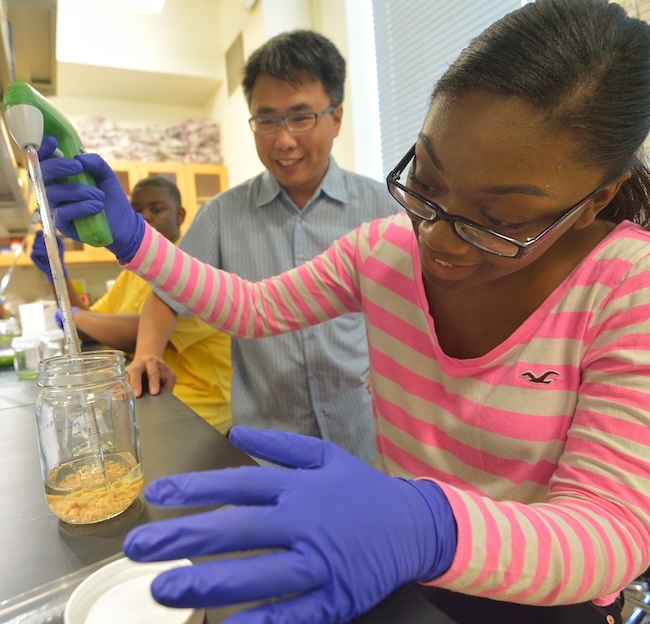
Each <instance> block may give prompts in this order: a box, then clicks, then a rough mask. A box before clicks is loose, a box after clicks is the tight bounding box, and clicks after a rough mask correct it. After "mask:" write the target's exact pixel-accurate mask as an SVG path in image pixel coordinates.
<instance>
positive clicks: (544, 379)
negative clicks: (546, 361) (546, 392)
mask: <svg viewBox="0 0 650 624" xmlns="http://www.w3.org/2000/svg"><path fill="white" fill-rule="evenodd" d="M519 376H520V377H525V378H526V379H528V382H529V383H532V384H552V383H553V377H559V376H560V373H558V372H557V371H554V370H547V371H545V372H543V373H542V374H541V375H535V373H533V372H532V371H525V372H523V373H520V375H519Z"/></svg>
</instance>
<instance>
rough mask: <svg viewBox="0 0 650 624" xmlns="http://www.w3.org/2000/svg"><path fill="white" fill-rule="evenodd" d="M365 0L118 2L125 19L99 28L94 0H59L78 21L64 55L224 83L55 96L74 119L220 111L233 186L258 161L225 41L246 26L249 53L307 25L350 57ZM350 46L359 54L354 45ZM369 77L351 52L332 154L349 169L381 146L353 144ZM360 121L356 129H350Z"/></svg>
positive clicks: (124, 120)
mask: <svg viewBox="0 0 650 624" xmlns="http://www.w3.org/2000/svg"><path fill="white" fill-rule="evenodd" d="M367 1H368V0H258V2H257V3H256V4H255V7H254V8H253V9H252V10H245V9H244V8H243V4H242V3H241V2H235V1H234V0H183V6H184V8H185V11H184V12H182V13H179V12H178V9H176V8H174V7H175V5H174V4H173V3H172V4H170V8H171V9H174V10H173V11H171V12H169V13H167V14H166V11H167V9H165V11H163V14H162V15H161V16H160V17H156V16H151V15H137V14H133V13H130V14H127V13H125V12H123V11H120V12H118V17H119V19H116V18H115V17H109V15H108V14H106V16H105V21H102V23H101V27H100V28H98V25H97V22H96V18H92V19H93V20H94V21H92V22H91V21H89V20H91V17H90V16H89V13H88V11H87V7H88V4H89V3H93V2H94V0H59V2H60V5H59V18H60V24H61V25H63V24H65V23H72V24H74V28H72V29H70V30H66V29H65V28H60V29H59V33H58V43H57V47H58V51H57V57H58V60H59V62H64V63H65V62H67V63H79V55H80V54H82V55H83V59H84V62H85V63H88V64H97V65H103V66H109V65H110V66H121V67H124V68H127V69H137V70H142V71H148V72H161V73H164V72H171V73H184V74H191V75H197V76H198V75H211V76H213V77H218V79H219V80H221V81H222V85H221V87H220V88H219V90H218V91H217V94H216V97H215V98H214V101H213V102H211V103H209V105H208V106H203V107H201V106H197V107H186V106H185V107H183V106H170V105H165V104H157V105H151V104H145V103H142V102H136V101H129V100H128V98H127V97H124V98H123V99H97V98H88V97H85V98H84V97H63V96H59V97H53V98H51V100H52V103H53V104H54V106H56V107H57V108H58V109H59V110H61V112H62V113H64V114H65V115H66V116H68V117H69V118H70V119H71V120H73V121H74V120H75V119H80V118H82V117H87V116H94V117H105V118H108V119H113V120H115V121H116V122H117V123H119V124H121V125H127V126H135V125H142V124H146V125H153V124H159V123H161V124H176V123H182V122H183V121H185V120H187V119H197V118H211V119H214V120H215V121H217V123H219V125H220V128H221V143H222V144H221V153H222V154H223V158H224V164H225V165H226V166H227V167H228V177H229V182H230V185H231V186H234V185H235V184H238V183H240V182H242V181H244V180H246V179H248V178H250V177H252V176H254V175H257V174H258V173H259V172H260V171H261V170H262V165H261V163H260V162H259V159H258V157H257V153H256V151H255V144H254V140H253V136H252V133H251V131H250V129H249V127H248V117H249V116H250V115H249V111H248V106H247V104H246V101H245V99H244V95H243V92H242V89H241V87H238V88H237V89H236V90H235V91H234V92H233V94H232V95H230V96H229V95H228V92H227V85H226V79H225V75H226V69H225V53H226V50H227V49H228V48H229V47H230V45H231V44H232V42H233V41H234V39H235V38H236V37H237V35H238V34H239V33H240V32H241V33H242V39H243V45H244V58H245V59H246V58H248V56H249V55H250V54H251V53H252V52H253V51H254V50H255V49H256V48H258V47H259V46H260V45H261V44H262V43H264V42H265V41H266V40H267V39H269V38H270V37H272V36H274V35H276V34H278V33H280V32H282V31H286V30H292V29H296V28H306V29H313V30H316V31H318V32H321V33H322V34H323V35H325V36H326V37H328V38H329V39H331V40H332V41H333V42H334V43H335V45H336V46H337V47H338V48H339V49H340V50H341V53H342V54H343V56H344V57H346V59H348V56H349V53H348V44H349V40H350V39H351V40H352V41H355V42H356V43H357V44H358V42H359V41H360V40H362V38H361V37H359V36H358V35H359V32H360V31H359V29H358V28H357V29H355V31H354V32H353V33H351V35H350V37H348V33H347V28H346V14H347V12H348V10H349V7H348V6H347V5H348V4H353V5H354V4H356V3H358V2H361V3H362V4H363V3H366V2H367ZM71 13H74V19H70V20H64V19H62V18H65V17H66V15H69V14H71ZM163 18H164V19H163ZM95 44H97V45H95ZM357 47H358V46H357ZM350 53H351V54H352V55H353V56H354V55H355V54H356V52H352V51H351V52H350ZM355 58H357V57H355ZM161 79H162V78H161ZM366 79H367V66H366V65H364V63H363V61H362V62H361V63H359V61H358V60H357V61H356V65H355V62H353V61H352V60H350V59H348V77H347V80H346V88H345V99H344V114H343V124H342V127H341V132H340V134H339V137H338V138H337V139H336V141H335V143H334V148H333V154H334V157H335V158H336V160H337V162H338V163H339V164H340V165H341V166H342V167H344V168H347V169H351V170H362V171H363V167H364V166H365V167H366V168H367V165H368V162H369V159H368V158H367V154H368V153H370V154H373V153H375V150H374V149H373V148H370V149H368V145H367V142H365V143H366V145H364V146H363V149H360V150H358V151H359V154H360V157H359V158H358V157H357V156H356V154H355V133H356V135H357V136H356V140H357V141H358V140H360V139H359V131H358V128H360V127H361V126H362V125H365V126H367V125H368V123H369V122H370V120H371V117H372V116H371V115H368V113H367V110H366V105H364V104H362V105H359V106H358V107H357V109H356V111H355V108H354V102H353V101H352V97H351V92H352V90H351V88H350V84H351V81H354V85H355V90H356V92H357V93H365V94H366V95H367V93H368V92H369V89H367V88H365V81H366ZM125 95H126V94H125ZM355 114H356V119H355V120H354V123H353V117H354V116H355ZM355 127H357V131H356V132H355V131H353V128H355ZM373 131H374V130H372V129H371V132H373ZM361 136H363V132H362V133H361ZM366 137H367V131H366ZM370 160H371V159H370ZM363 172H364V173H367V171H363Z"/></svg>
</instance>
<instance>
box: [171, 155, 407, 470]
mask: <svg viewBox="0 0 650 624" xmlns="http://www.w3.org/2000/svg"><path fill="white" fill-rule="evenodd" d="M400 210H401V208H400V206H399V204H398V203H397V202H396V201H395V200H394V199H393V198H392V197H391V196H390V195H389V193H388V191H387V189H386V186H385V185H384V184H381V183H379V182H377V181H375V180H371V179H370V178H366V177H364V176H360V175H358V174H355V173H351V172H348V171H344V170H342V169H340V168H339V167H338V165H337V164H336V162H335V161H334V159H333V158H331V157H330V164H329V167H328V170H327V173H326V175H325V177H324V178H323V181H322V182H321V184H320V186H319V187H318V189H316V192H315V193H314V195H313V197H312V198H311V199H310V200H309V202H308V203H307V204H306V205H305V207H304V208H303V209H302V210H300V209H299V208H298V207H297V206H296V205H295V203H294V202H293V201H292V200H291V199H290V198H289V196H288V194H287V193H286V192H285V191H284V190H283V189H282V187H281V186H280V185H279V184H278V182H277V181H276V180H275V178H274V177H273V176H272V175H271V174H269V172H268V171H264V172H263V173H261V174H260V175H259V176H257V177H255V178H252V179H251V180H248V181H246V182H244V183H243V184H241V185H239V186H237V187H234V188H232V189H229V190H227V191H225V192H224V193H221V194H219V195H217V196H215V197H213V198H212V199H211V200H209V201H208V202H206V203H205V204H204V205H203V206H202V207H201V209H200V210H199V212H198V214H197V216H196V217H195V219H194V221H193V222H192V224H191V225H190V227H189V229H188V231H187V233H186V234H185V236H184V237H183V239H182V240H181V242H180V244H179V247H180V248H181V249H183V250H184V251H186V252H187V253H189V254H190V255H192V256H194V257H196V258H198V259H199V260H202V261H203V262H206V263H208V264H211V265H213V266H215V267H218V268H221V269H223V270H225V271H228V272H230V273H236V274H237V275H239V276H241V277H243V278H245V279H247V280H251V281H259V280H262V279H264V278H265V277H270V276H273V275H277V274H279V273H282V272H284V271H287V270H289V269H292V268H294V267H296V266H299V265H301V264H303V263H304V262H306V261H307V260H310V259H311V258H313V257H314V256H316V255H318V254H319V253H321V252H323V251H324V250H325V249H327V248H328V247H329V246H330V245H331V244H332V242H334V241H335V240H337V239H338V238H340V237H341V236H344V235H345V234H347V233H348V232H349V231H351V230H353V229H355V228H356V227H357V226H358V225H359V224H361V223H363V222H366V221H372V220H374V219H378V218H381V217H385V216H387V215H390V214H394V213H396V212H400ZM163 298H164V299H165V301H166V302H167V303H169V304H170V305H171V306H172V307H173V308H174V309H175V310H177V311H179V312H180V311H181V310H180V308H179V307H178V304H175V303H173V302H171V301H170V300H169V299H167V298H165V297H163ZM232 364H233V370H232V372H233V378H232V416H233V422H234V424H237V425H248V426H250V427H256V428H266V429H281V430H283V431H294V432H297V433H302V434H305V435H312V436H317V437H321V438H324V439H326V440H331V441H333V442H335V443H336V444H338V445H340V446H342V447H343V448H345V449H347V450H348V451H350V452H351V453H353V454H355V455H357V456H358V457H360V458H361V459H364V460H365V461H370V460H372V459H373V458H374V457H375V455H376V447H375V441H374V432H373V422H372V413H371V405H370V395H369V394H368V391H367V390H366V388H365V379H366V376H367V375H368V349H367V344H366V333H365V326H364V320H363V315H362V314H346V315H344V316H342V317H340V318H337V319H334V320H331V321H327V322H325V323H322V324H320V325H317V326H315V327H310V328H307V329H304V330H300V331H296V332H291V333H288V334H284V335H281V336H274V337H272V338H261V339H256V340H238V339H233V340H232Z"/></svg>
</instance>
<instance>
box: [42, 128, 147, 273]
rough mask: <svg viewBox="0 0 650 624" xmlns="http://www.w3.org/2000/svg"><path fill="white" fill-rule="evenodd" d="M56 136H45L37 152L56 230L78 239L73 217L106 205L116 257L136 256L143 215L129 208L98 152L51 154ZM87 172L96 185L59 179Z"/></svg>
mask: <svg viewBox="0 0 650 624" xmlns="http://www.w3.org/2000/svg"><path fill="white" fill-rule="evenodd" d="M55 148H56V140H54V139H53V138H52V137H46V138H45V139H44V140H43V143H42V144H41V149H40V150H39V152H38V155H39V159H40V161H41V170H42V172H43V179H44V180H45V182H46V184H47V188H46V193H47V199H48V202H49V204H50V208H51V209H52V212H53V213H54V221H55V223H56V227H57V229H58V230H59V231H61V232H63V233H64V234H65V235H66V236H69V237H70V238H73V239H75V240H79V236H78V235H77V231H76V229H75V227H74V220H75V219H78V218H79V217H87V216H91V215H94V214H97V213H98V212H101V211H102V209H106V216H107V218H108V225H109V227H110V229H111V234H112V235H113V242H112V243H111V244H110V245H108V247H107V248H108V249H109V250H110V251H112V252H113V253H114V254H115V255H116V256H117V259H118V260H120V261H121V262H128V261H129V260H131V259H132V258H133V256H135V254H136V252H137V250H138V248H139V247H140V243H141V242H142V238H143V237H144V229H145V226H144V219H143V218H142V215H141V214H139V213H137V212H136V211H135V210H133V209H132V208H131V204H130V203H129V200H128V199H127V197H126V195H125V194H124V191H123V190H122V187H121V185H120V182H119V180H118V179H117V177H116V176H115V174H114V173H113V170H112V169H111V168H110V167H109V166H108V164H106V162H105V161H104V160H103V159H102V158H101V157H100V156H97V154H79V155H77V156H75V157H74V159H71V158H51V157H50V156H51V155H52V153H53V152H54V150H55ZM82 171H87V172H88V173H90V174H91V175H92V176H93V178H94V179H95V182H96V183H97V188H93V187H92V186H88V185H87V184H81V183H78V182H77V183H62V182H58V180H59V179H60V178H65V177H68V176H73V175H78V174H79V173H81V172H82Z"/></svg>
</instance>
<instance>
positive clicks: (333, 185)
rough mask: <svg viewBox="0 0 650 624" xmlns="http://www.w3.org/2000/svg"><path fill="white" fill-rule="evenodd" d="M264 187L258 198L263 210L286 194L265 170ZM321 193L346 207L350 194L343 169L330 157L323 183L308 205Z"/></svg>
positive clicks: (262, 175) (262, 186) (263, 176)
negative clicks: (279, 196)
mask: <svg viewBox="0 0 650 624" xmlns="http://www.w3.org/2000/svg"><path fill="white" fill-rule="evenodd" d="M261 177H262V185H261V188H260V192H259V194H258V197H257V202H256V203H257V206H258V207H259V208H262V207H264V206H266V205H268V204H270V203H271V202H272V201H274V200H275V199H276V198H277V197H278V195H280V194H281V193H283V192H284V189H283V188H282V187H281V186H280V184H279V183H278V181H277V180H276V179H275V178H274V177H273V176H272V175H271V174H270V173H269V172H268V170H264V171H263V172H262V174H261ZM320 193H324V194H325V195H327V196H328V197H330V199H333V200H334V201H337V202H339V203H341V204H343V205H345V204H346V203H347V201H348V192H347V189H346V186H345V180H344V178H343V172H342V171H341V168H340V167H339V166H338V165H337V164H336V161H335V160H334V157H333V156H331V155H330V164H329V167H328V168H327V172H326V173H325V177H324V178H323V179H322V181H321V183H320V184H319V185H318V188H317V189H316V191H315V192H314V194H313V195H312V196H311V198H310V199H309V202H307V204H308V205H309V204H310V203H311V202H312V200H313V199H314V198H315V197H318V196H319V195H320Z"/></svg>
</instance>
